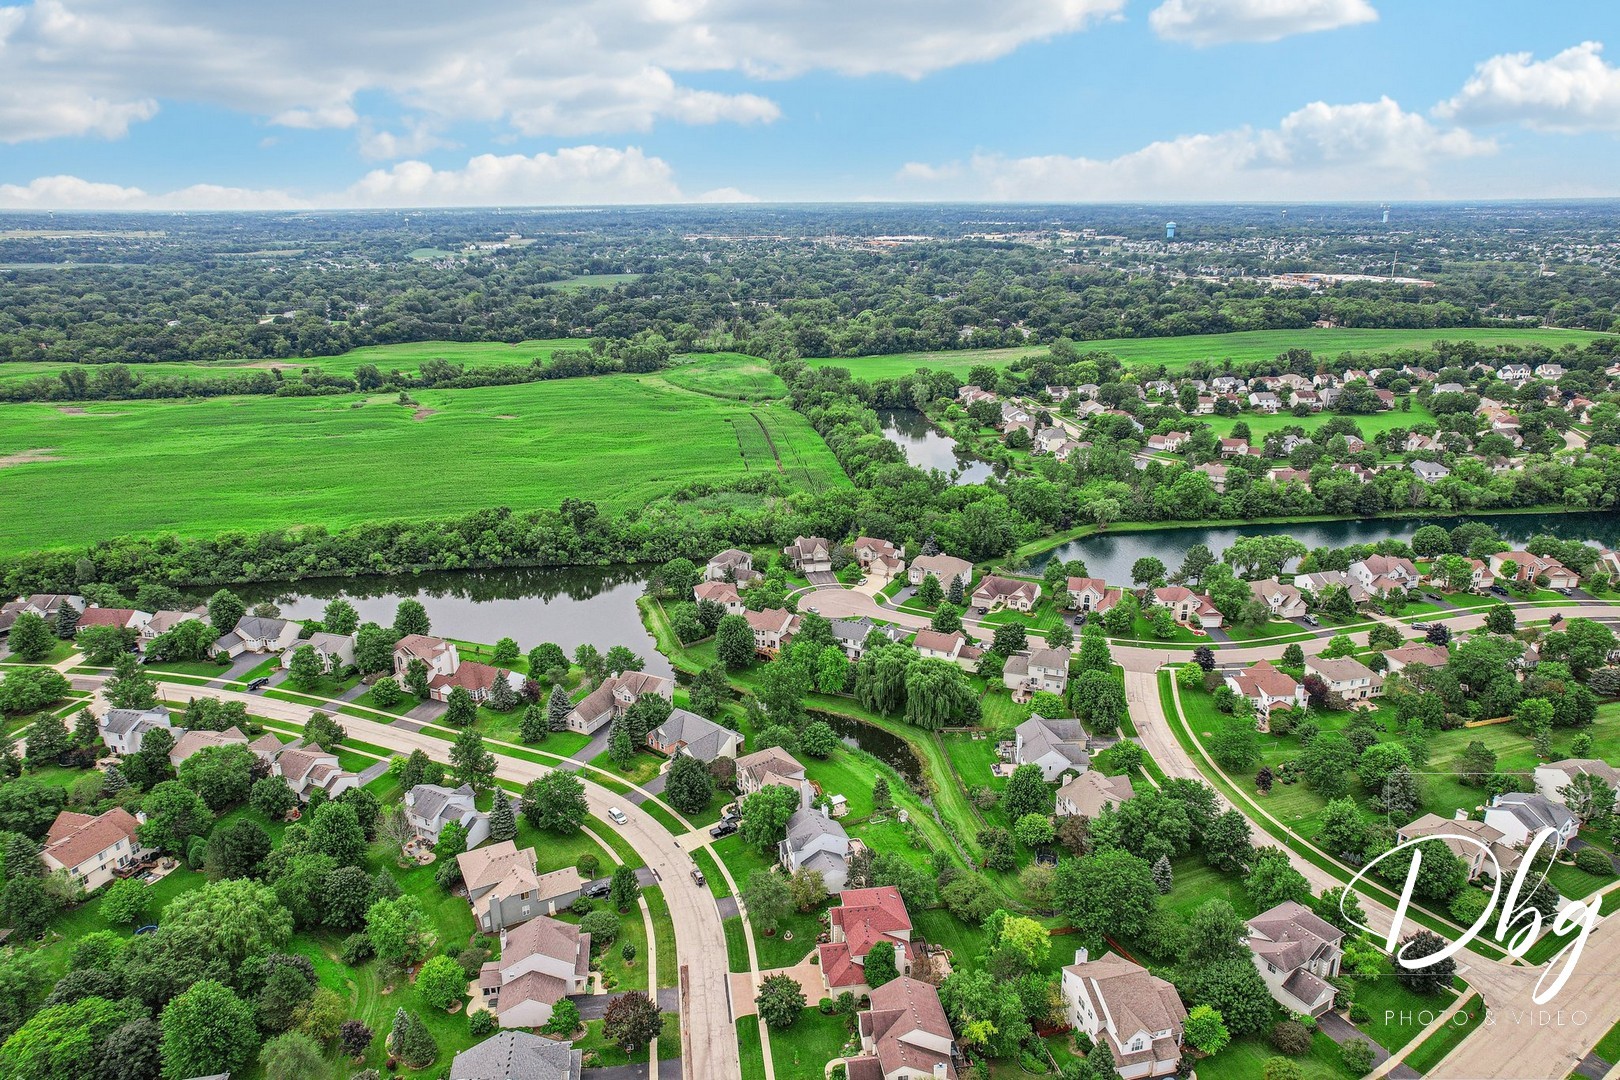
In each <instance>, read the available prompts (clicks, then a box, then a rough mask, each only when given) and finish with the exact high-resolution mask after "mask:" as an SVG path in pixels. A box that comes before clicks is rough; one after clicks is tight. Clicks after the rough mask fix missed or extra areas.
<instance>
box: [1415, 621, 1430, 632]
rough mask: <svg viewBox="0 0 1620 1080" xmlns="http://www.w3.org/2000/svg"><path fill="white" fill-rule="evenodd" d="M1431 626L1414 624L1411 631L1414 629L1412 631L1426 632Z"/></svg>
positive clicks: (1423, 623)
mask: <svg viewBox="0 0 1620 1080" xmlns="http://www.w3.org/2000/svg"><path fill="white" fill-rule="evenodd" d="M1433 625H1434V624H1433V623H1426V622H1415V623H1413V624H1412V629H1414V630H1427V629H1429V628H1430V627H1431V626H1433Z"/></svg>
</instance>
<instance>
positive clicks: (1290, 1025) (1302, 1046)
mask: <svg viewBox="0 0 1620 1080" xmlns="http://www.w3.org/2000/svg"><path fill="white" fill-rule="evenodd" d="M1271 1045H1272V1046H1274V1047H1276V1048H1277V1051H1278V1052H1279V1053H1283V1054H1287V1055H1288V1056H1289V1057H1304V1056H1305V1055H1306V1054H1308V1053H1310V1052H1311V1033H1310V1032H1309V1031H1306V1030H1305V1025H1304V1024H1300V1023H1296V1022H1294V1021H1293V1020H1283V1021H1281V1022H1280V1023H1277V1024H1273V1025H1272V1028H1271Z"/></svg>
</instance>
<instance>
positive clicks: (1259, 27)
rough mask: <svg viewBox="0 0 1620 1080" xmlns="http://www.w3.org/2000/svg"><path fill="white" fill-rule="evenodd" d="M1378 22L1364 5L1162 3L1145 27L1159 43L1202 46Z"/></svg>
mask: <svg viewBox="0 0 1620 1080" xmlns="http://www.w3.org/2000/svg"><path fill="white" fill-rule="evenodd" d="M1377 19H1378V12H1377V11H1376V10H1374V8H1373V6H1372V5H1371V4H1369V3H1368V2H1367V0H1165V2H1164V3H1162V4H1160V5H1159V6H1158V7H1156V8H1154V9H1153V13H1152V14H1150V15H1149V16H1148V24H1149V25H1151V26H1152V27H1153V32H1154V33H1156V34H1158V35H1159V36H1160V37H1162V38H1167V39H1169V40H1171V41H1185V42H1187V43H1188V44H1191V45H1198V46H1204V45H1225V44H1229V43H1231V42H1235V41H1278V40H1281V39H1282V38H1285V37H1292V36H1293V35H1295V34H1313V33H1316V32H1317V31H1320V30H1337V29H1338V28H1339V27H1341V26H1355V25H1358V24H1360V23H1369V22H1376V21H1377Z"/></svg>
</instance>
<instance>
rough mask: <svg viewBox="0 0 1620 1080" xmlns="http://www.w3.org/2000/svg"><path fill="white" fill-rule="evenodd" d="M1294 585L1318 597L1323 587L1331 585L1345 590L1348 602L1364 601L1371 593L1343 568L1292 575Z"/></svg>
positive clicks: (1370, 597)
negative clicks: (1348, 597)
mask: <svg viewBox="0 0 1620 1080" xmlns="http://www.w3.org/2000/svg"><path fill="white" fill-rule="evenodd" d="M1294 585H1295V586H1296V587H1298V588H1301V589H1304V590H1305V591H1307V592H1309V593H1310V594H1311V595H1312V596H1315V597H1318V598H1320V597H1321V595H1322V590H1323V589H1326V588H1330V587H1332V588H1340V589H1343V590H1345V592H1346V593H1348V594H1349V596H1350V602H1351V603H1353V604H1362V603H1366V602H1367V601H1368V600H1371V599H1372V593H1370V592H1368V591H1367V590H1366V588H1364V587H1363V586H1362V584H1361V582H1359V581H1357V580H1356V579H1355V578H1353V577H1351V576H1350V575H1349V574H1347V573H1345V572H1344V571H1343V570H1321V571H1318V572H1317V573H1314V574H1298V575H1296V576H1295V577H1294Z"/></svg>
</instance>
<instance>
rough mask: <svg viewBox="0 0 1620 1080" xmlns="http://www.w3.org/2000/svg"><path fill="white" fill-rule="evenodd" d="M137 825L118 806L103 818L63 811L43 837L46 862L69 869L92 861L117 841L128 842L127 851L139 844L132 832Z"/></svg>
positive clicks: (101, 816)
mask: <svg viewBox="0 0 1620 1080" xmlns="http://www.w3.org/2000/svg"><path fill="white" fill-rule="evenodd" d="M139 824H140V823H139V822H138V821H136V820H135V815H133V814H131V813H130V812H129V811H128V810H125V809H124V808H123V807H121V806H115V807H113V808H112V809H111V810H108V811H107V812H106V813H105V814H101V815H99V816H97V817H91V816H89V815H88V814H75V813H73V812H72V811H69V810H64V811H62V812H61V813H60V814H58V815H57V816H56V820H55V821H53V822H52V823H51V829H50V832H48V833H46V834H45V850H44V851H43V852H42V854H43V855H45V857H46V858H48V859H50V860H51V861H52V862H54V863H56V864H57V865H58V866H60V867H62V868H63V869H71V868H73V867H75V866H78V865H79V864H80V863H83V862H86V861H88V860H90V859H93V858H95V857H96V856H97V855H99V854H101V853H102V852H103V851H106V850H107V849H108V848H110V847H112V846H113V845H114V844H116V843H118V841H120V840H128V841H129V844H130V847H131V848H137V847H139V846H140V843H139V842H138V841H137V840H136V839H135V828H136V826H137V825H139Z"/></svg>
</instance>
